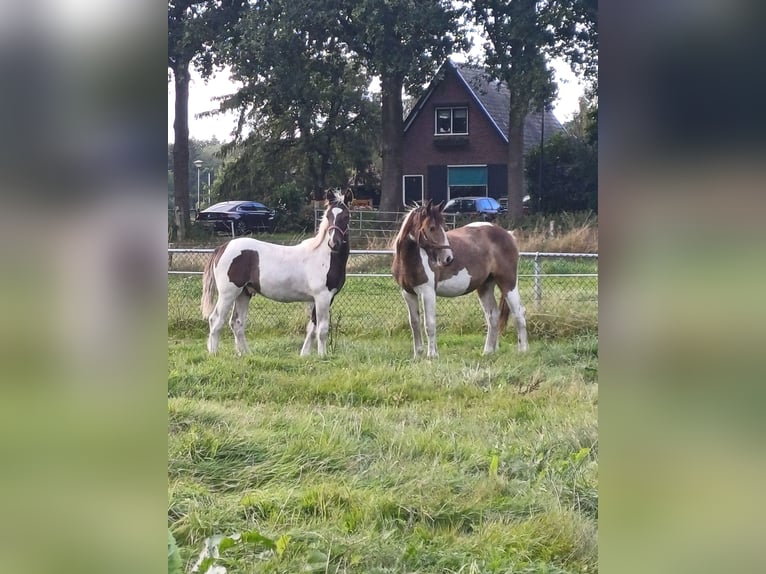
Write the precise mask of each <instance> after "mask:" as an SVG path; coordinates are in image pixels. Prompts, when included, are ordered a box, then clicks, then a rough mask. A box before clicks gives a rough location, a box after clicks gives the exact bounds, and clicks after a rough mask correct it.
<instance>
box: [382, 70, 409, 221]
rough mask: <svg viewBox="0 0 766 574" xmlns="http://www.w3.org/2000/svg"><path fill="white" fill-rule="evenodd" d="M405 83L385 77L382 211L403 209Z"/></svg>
mask: <svg viewBox="0 0 766 574" xmlns="http://www.w3.org/2000/svg"><path fill="white" fill-rule="evenodd" d="M402 84H403V82H402V80H401V78H396V77H383V78H381V100H382V106H383V117H382V120H383V146H382V147H383V149H382V158H383V175H382V178H381V179H382V181H381V190H380V210H381V211H400V210H401V209H402V140H403V139H404V137H403V136H404V134H403V133H402V131H403V129H404V119H403V117H402V116H403V108H402Z"/></svg>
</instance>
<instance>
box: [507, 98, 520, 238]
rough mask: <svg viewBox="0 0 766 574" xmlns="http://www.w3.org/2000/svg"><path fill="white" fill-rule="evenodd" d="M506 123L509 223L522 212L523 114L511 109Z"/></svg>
mask: <svg viewBox="0 0 766 574" xmlns="http://www.w3.org/2000/svg"><path fill="white" fill-rule="evenodd" d="M513 107H514V106H513V102H511V112H510V121H509V124H508V216H509V218H510V220H511V224H512V225H515V224H517V223H518V222H519V221H520V220H521V216H522V215H523V213H524V114H523V113H521V112H520V111H518V110H516V111H514V109H513Z"/></svg>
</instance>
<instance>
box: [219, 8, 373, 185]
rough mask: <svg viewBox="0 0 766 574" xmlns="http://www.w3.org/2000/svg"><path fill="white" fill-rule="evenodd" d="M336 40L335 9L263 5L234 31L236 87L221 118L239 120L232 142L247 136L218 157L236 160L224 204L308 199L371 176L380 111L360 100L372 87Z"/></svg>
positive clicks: (366, 99) (227, 181) (227, 180)
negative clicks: (295, 196) (272, 196)
mask: <svg viewBox="0 0 766 574" xmlns="http://www.w3.org/2000/svg"><path fill="white" fill-rule="evenodd" d="M309 13H310V14H312V17H311V18H306V14H309ZM333 14H334V16H333ZM333 19H334V20H335V21H336V22H335V23H333ZM338 33H339V29H338V24H337V7H336V6H333V7H329V6H327V7H325V6H323V5H322V4H321V3H319V4H318V3H316V2H314V3H307V2H300V1H290V2H286V1H276V2H270V3H268V4H262V5H259V6H258V8H257V9H253V10H251V11H250V12H249V13H248V15H247V16H246V17H245V18H243V20H242V21H241V22H240V23H239V25H238V26H237V43H238V50H237V51H236V52H233V53H232V55H231V58H230V64H231V66H232V71H233V74H232V76H233V78H234V79H235V80H238V81H240V82H242V84H243V87H242V89H240V90H239V91H238V92H237V93H236V94H234V95H233V96H231V97H230V98H228V99H225V100H223V102H222V104H221V108H222V109H231V110H237V111H238V112H239V113H240V115H241V118H242V123H241V124H240V131H239V132H238V137H239V136H241V134H242V128H244V127H247V128H248V129H249V131H250V133H249V135H248V136H247V137H246V138H245V139H244V140H238V142H237V143H236V144H235V145H232V146H226V147H225V148H224V152H227V153H228V152H231V151H235V150H236V151H238V152H239V153H240V156H239V157H238V158H237V159H236V160H235V161H234V162H233V165H231V166H229V168H228V169H227V170H226V172H225V174H224V180H223V181H222V182H221V186H220V195H221V197H225V198H234V197H235V196H238V195H241V194H242V193H249V194H250V195H251V196H252V195H255V197H265V194H266V193H267V190H270V189H275V188H277V187H279V186H281V185H284V184H287V183H291V184H294V185H297V186H298V187H299V189H301V190H302V193H303V196H304V198H305V199H308V197H309V196H310V195H311V194H312V193H316V192H318V191H320V190H324V189H326V188H327V187H333V186H339V185H344V184H345V183H346V182H347V181H348V180H349V176H350V175H351V174H352V173H354V172H355V171H368V167H369V165H370V164H371V163H372V161H373V157H374V155H375V153H376V151H377V141H376V138H375V135H374V134H376V132H377V130H378V129H379V120H378V118H379V111H378V110H377V109H376V106H375V105H374V104H373V102H372V101H371V99H370V98H369V96H368V94H367V93H366V92H367V86H368V84H369V77H368V76H367V75H366V74H365V73H364V71H363V70H362V69H361V68H360V67H359V65H358V64H357V63H356V62H355V61H354V60H353V58H351V57H350V54H349V52H348V48H347V45H346V44H345V43H344V42H342V41H340V40H339V38H338ZM264 70H268V73H264Z"/></svg>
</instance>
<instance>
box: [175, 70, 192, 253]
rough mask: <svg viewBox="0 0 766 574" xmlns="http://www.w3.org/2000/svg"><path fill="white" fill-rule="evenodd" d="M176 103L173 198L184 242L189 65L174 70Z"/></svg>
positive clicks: (187, 225)
mask: <svg viewBox="0 0 766 574" xmlns="http://www.w3.org/2000/svg"><path fill="white" fill-rule="evenodd" d="M173 78H174V80H175V89H176V101H175V118H174V119H173V132H174V135H173V137H174V141H173V178H174V184H175V188H174V190H173V198H174V200H175V206H176V212H177V213H178V214H179V223H178V239H179V241H183V240H184V239H186V237H187V236H188V230H189V80H190V77H189V64H188V62H187V63H183V64H179V65H178V66H177V67H176V69H174V70H173Z"/></svg>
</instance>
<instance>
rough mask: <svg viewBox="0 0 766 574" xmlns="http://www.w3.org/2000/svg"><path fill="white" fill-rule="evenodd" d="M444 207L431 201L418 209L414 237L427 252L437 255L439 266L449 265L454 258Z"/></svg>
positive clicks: (414, 222) (414, 223)
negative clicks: (443, 214) (443, 211)
mask: <svg viewBox="0 0 766 574" xmlns="http://www.w3.org/2000/svg"><path fill="white" fill-rule="evenodd" d="M442 207H443V205H442V204H441V203H440V204H438V205H434V204H433V201H432V200H430V199H429V200H428V203H426V204H425V205H421V206H420V207H418V208H417V212H416V213H415V216H416V218H415V220H414V221H413V225H414V227H415V229H413V233H412V235H413V236H414V237H415V238H416V241H417V242H418V245H419V246H420V247H422V248H423V249H425V250H426V252H428V253H429V254H430V253H435V258H436V263H437V265H449V264H450V263H452V258H453V257H452V249H451V248H450V245H449V240H448V239H447V231H446V230H445V229H444V217H443V216H442Z"/></svg>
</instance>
